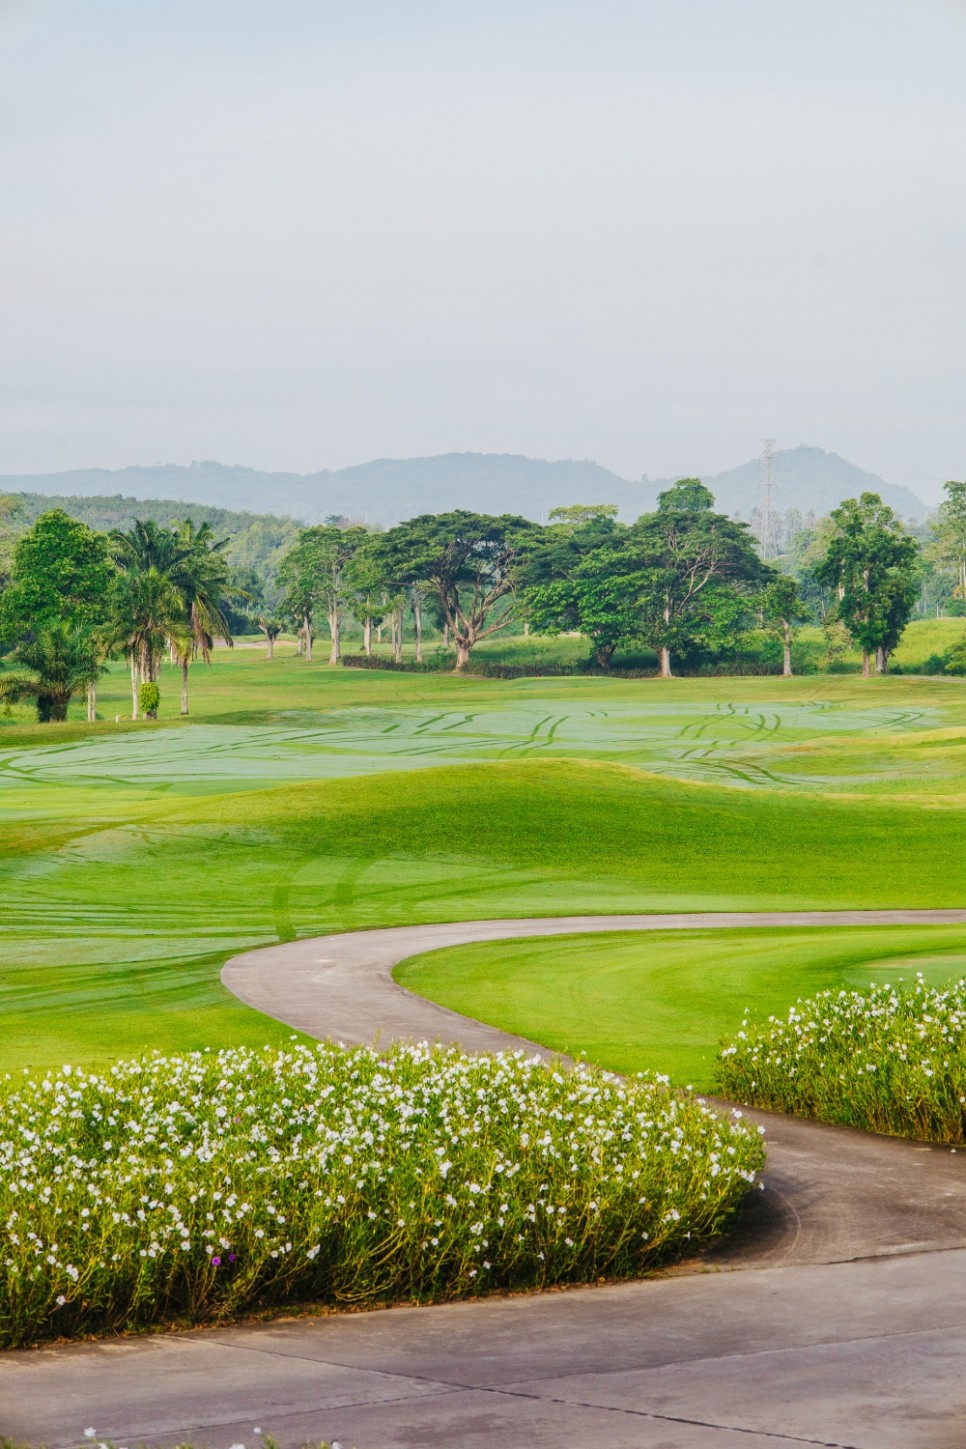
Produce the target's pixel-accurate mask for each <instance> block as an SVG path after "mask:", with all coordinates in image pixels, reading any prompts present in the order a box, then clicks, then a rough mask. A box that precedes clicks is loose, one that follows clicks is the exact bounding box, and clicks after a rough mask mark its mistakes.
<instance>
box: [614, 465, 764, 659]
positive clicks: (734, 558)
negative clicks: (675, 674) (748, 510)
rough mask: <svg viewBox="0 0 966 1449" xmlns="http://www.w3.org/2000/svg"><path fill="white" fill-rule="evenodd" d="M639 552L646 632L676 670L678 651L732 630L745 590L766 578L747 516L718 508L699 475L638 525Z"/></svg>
mask: <svg viewBox="0 0 966 1449" xmlns="http://www.w3.org/2000/svg"><path fill="white" fill-rule="evenodd" d="M631 547H632V548H633V549H634V550H636V551H637V553H638V555H639V558H640V585H639V589H640V592H639V594H638V600H639V606H640V611H641V635H642V637H643V638H644V639H645V640H646V642H647V643H648V644H650V645H651V647H652V648H654V649H656V650H657V651H658V652H659V654H660V656H661V671H662V673H664V674H670V671H671V654H672V651H679V650H682V649H689V648H694V646H695V645H702V644H703V645H706V646H709V647H711V648H714V647H716V646H718V645H720V643H721V642H722V641H723V640H724V639H726V638H728V637H729V636H731V635H732V634H733V632H734V629H735V625H736V622H737V619H738V617H739V615H740V613H741V611H742V607H743V605H742V602H741V599H742V595H743V594H747V593H749V592H750V591H751V590H752V589H753V587H754V586H755V585H758V584H760V582H761V581H762V580H763V579H764V578H765V577H767V570H765V568H764V566H763V565H762V563H761V560H760V559H759V558H758V555H757V553H756V552H755V548H754V543H753V540H752V538H751V536H750V534H749V532H748V528H747V526H746V525H745V524H743V523H737V522H735V520H734V519H731V518H727V517H725V515H724V514H721V513H715V512H714V499H713V497H712V495H711V494H710V493H709V491H708V489H707V488H705V487H704V485H703V484H702V483H700V482H699V480H698V479H696V478H682V479H680V480H679V481H678V482H677V483H675V484H674V486H673V487H672V488H669V489H668V490H667V491H666V492H664V493H662V494H661V495H660V497H659V499H658V507H657V511H656V512H655V513H647V514H645V515H644V516H643V517H642V518H639V519H638V520H637V522H636V523H635V524H634V525H633V527H632V528H631Z"/></svg>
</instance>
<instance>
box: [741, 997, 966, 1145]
mask: <svg viewBox="0 0 966 1449" xmlns="http://www.w3.org/2000/svg"><path fill="white" fill-rule="evenodd" d="M964 1032H966V980H960V981H956V982H954V983H952V984H951V985H948V986H944V987H930V986H927V985H926V983H925V981H924V980H922V978H920V979H919V980H917V982H916V983H915V985H914V986H913V988H912V989H911V990H910V989H908V988H904V987H897V986H891V985H888V984H883V985H873V986H870V987H869V988H868V990H865V991H823V992H821V993H819V994H818V995H817V996H814V997H812V998H811V999H810V1000H805V1001H798V1002H797V1003H796V1005H795V1006H793V1007H792V1008H791V1010H790V1011H789V1013H788V1015H787V1017H785V1018H784V1019H780V1018H778V1017H775V1016H770V1017H768V1019H767V1021H765V1022H759V1023H755V1022H753V1021H751V1020H749V1019H747V1018H746V1020H745V1021H744V1023H743V1025H742V1029H741V1031H739V1032H738V1035H737V1038H736V1040H734V1041H732V1042H731V1043H730V1044H728V1045H727V1046H725V1047H724V1048H723V1049H722V1051H721V1054H720V1056H719V1058H718V1062H717V1064H716V1069H715V1088H716V1090H718V1091H720V1092H722V1093H723V1094H724V1095H726V1096H727V1097H729V1098H731V1099H732V1100H735V1101H740V1102H746V1103H748V1104H750V1105H752V1104H753V1105H754V1106H757V1107H768V1108H771V1109H773V1110H775V1111H778V1112H787V1113H791V1114H793V1115H795V1116H798V1117H813V1118H818V1119H819V1120H820V1121H823V1122H835V1123H840V1124H843V1125H845V1126H849V1127H860V1128H863V1129H864V1130H865V1131H868V1132H885V1133H889V1134H890V1135H892V1136H895V1137H915V1138H918V1139H920V1140H921V1141H924V1142H950V1143H961V1142H963V1141H964V1124H966V1040H964Z"/></svg>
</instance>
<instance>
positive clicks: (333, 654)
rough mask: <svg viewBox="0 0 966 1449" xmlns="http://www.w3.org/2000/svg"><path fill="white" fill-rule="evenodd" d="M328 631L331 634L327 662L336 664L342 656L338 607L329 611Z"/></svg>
mask: <svg viewBox="0 0 966 1449" xmlns="http://www.w3.org/2000/svg"><path fill="white" fill-rule="evenodd" d="M329 633H330V634H331V636H332V648H331V649H330V650H329V663H330V664H338V662H339V660H340V659H341V658H342V620H341V619H340V618H339V611H338V609H332V610H331V611H330V613H329Z"/></svg>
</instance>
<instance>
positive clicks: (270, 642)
mask: <svg viewBox="0 0 966 1449" xmlns="http://www.w3.org/2000/svg"><path fill="white" fill-rule="evenodd" d="M262 633H263V634H264V635H265V658H266V659H274V657H275V640H274V639H273V638H272V636H271V634H270V633H269V632H268V630H267V629H263V630H262Z"/></svg>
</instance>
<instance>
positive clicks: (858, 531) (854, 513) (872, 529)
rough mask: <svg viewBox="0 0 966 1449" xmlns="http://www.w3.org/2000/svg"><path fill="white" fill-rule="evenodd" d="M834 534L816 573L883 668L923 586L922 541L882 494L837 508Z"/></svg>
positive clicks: (838, 610)
mask: <svg viewBox="0 0 966 1449" xmlns="http://www.w3.org/2000/svg"><path fill="white" fill-rule="evenodd" d="M831 518H832V523H833V525H834V529H835V531H834V533H833V534H832V536H831V538H830V540H829V545H828V551H827V553H826V555H825V558H824V560H823V561H822V563H821V564H820V565H819V567H818V568H817V570H816V576H817V577H818V578H819V579H820V580H821V581H822V582H823V583H825V584H826V585H828V586H829V587H830V588H833V589H834V590H835V593H836V596H837V600H838V602H837V605H836V614H837V617H838V618H839V619H840V620H841V621H842V623H843V624H844V625H845V627H846V629H847V630H848V632H849V635H850V636H851V638H852V639H854V640H855V642H856V643H857V644H858V645H859V646H860V647H861V649H862V650H863V653H864V654H866V655H867V654H869V653H871V652H873V651H875V652H876V653H877V654H878V660H877V667H878V669H879V672H880V673H881V672H882V671H883V670H884V668H885V665H886V661H887V659H888V656H889V654H890V653H891V652H892V651H893V650H894V649H895V647H896V645H897V644H898V642H899V640H900V639H901V637H902V633H903V630H904V629H905V627H906V624H907V623H908V622H909V619H910V618H911V617H912V611H913V608H914V607H915V603H916V598H917V597H918V591H919V566H918V554H919V549H918V545H917V543H916V541H915V539H914V538H912V537H911V536H910V535H909V534H908V533H907V532H906V530H905V529H904V528H903V526H902V523H901V522H900V520H899V519H898V518H897V517H896V515H895V514H894V513H893V511H892V509H891V508H889V507H888V506H887V505H886V504H884V503H883V502H882V500H881V498H880V497H879V496H878V494H877V493H863V494H862V496H861V497H860V498H859V499H857V500H856V499H854V498H849V499H846V501H845V502H844V503H843V504H841V505H840V506H839V507H838V508H836V509H833V511H832V515H831Z"/></svg>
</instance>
